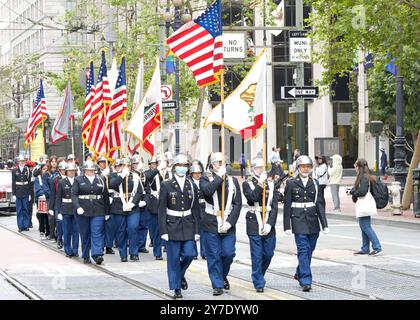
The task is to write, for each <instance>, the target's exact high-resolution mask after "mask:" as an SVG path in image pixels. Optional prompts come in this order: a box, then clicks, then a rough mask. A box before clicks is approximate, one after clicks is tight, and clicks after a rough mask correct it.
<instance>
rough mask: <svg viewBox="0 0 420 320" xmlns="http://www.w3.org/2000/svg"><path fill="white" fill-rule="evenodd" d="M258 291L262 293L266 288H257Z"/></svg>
mask: <svg viewBox="0 0 420 320" xmlns="http://www.w3.org/2000/svg"><path fill="white" fill-rule="evenodd" d="M256 291H257V292H258V293H262V292H264V288H257V290H256Z"/></svg>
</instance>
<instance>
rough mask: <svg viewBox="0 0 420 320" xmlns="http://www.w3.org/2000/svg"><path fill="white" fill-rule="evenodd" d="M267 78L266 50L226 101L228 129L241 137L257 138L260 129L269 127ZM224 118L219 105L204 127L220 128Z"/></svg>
mask: <svg viewBox="0 0 420 320" xmlns="http://www.w3.org/2000/svg"><path fill="white" fill-rule="evenodd" d="M266 75H267V51H266V50H265V49H263V50H262V52H261V53H260V54H259V56H258V58H257V60H256V61H255V62H254V65H253V66H252V68H251V70H250V71H249V72H248V74H247V75H246V76H245V78H244V79H243V80H242V82H241V83H240V84H239V86H238V87H237V88H236V89H235V90H234V91H233V92H232V93H231V94H230V95H229V96H228V97H227V98H226V99H225V104H224V123H225V126H226V127H227V128H228V129H230V130H232V131H234V132H236V133H240V134H242V137H243V138H244V139H249V138H253V137H255V136H256V135H257V134H258V129H260V128H262V127H263V125H264V124H265V123H266V120H265V114H266V110H267V97H266V89H267V88H266V87H267V79H266V78H267V77H266ZM221 118H222V115H221V104H218V105H217V106H216V107H214V108H213V109H212V111H211V112H210V114H209V115H208V116H207V119H206V121H205V122H204V127H207V126H208V125H210V124H219V125H220V124H221Z"/></svg>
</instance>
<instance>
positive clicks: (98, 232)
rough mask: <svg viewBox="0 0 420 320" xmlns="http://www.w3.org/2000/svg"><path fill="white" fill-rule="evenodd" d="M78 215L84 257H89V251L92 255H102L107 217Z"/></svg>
mask: <svg viewBox="0 0 420 320" xmlns="http://www.w3.org/2000/svg"><path fill="white" fill-rule="evenodd" d="M76 217H77V218H76V219H77V225H78V227H79V232H80V238H81V240H82V258H83V259H87V258H89V252H90V253H91V254H92V256H102V255H103V254H104V243H105V217H104V216H97V217H85V216H80V215H77V216H76Z"/></svg>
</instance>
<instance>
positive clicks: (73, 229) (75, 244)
mask: <svg viewBox="0 0 420 320" xmlns="http://www.w3.org/2000/svg"><path fill="white" fill-rule="evenodd" d="M62 226H63V238H64V252H65V253H66V254H67V255H69V256H70V255H76V254H77V253H78V250H79V228H78V226H77V222H76V217H75V216H74V215H72V214H63V221H62Z"/></svg>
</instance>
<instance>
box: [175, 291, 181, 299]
mask: <svg viewBox="0 0 420 320" xmlns="http://www.w3.org/2000/svg"><path fill="white" fill-rule="evenodd" d="M174 298H175V299H181V298H182V293H181V289H176V290H175V294H174Z"/></svg>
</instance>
